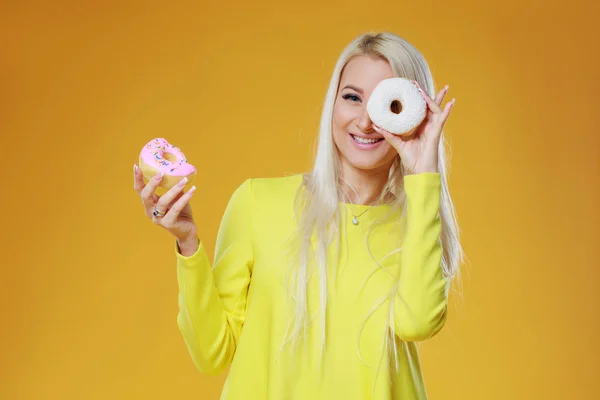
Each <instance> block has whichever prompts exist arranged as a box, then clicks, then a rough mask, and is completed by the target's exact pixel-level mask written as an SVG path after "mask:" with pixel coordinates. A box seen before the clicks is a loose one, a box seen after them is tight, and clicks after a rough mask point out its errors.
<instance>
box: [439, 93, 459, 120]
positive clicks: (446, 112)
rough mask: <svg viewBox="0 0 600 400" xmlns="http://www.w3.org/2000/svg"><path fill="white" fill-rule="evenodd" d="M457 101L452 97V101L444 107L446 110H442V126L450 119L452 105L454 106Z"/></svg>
mask: <svg viewBox="0 0 600 400" xmlns="http://www.w3.org/2000/svg"><path fill="white" fill-rule="evenodd" d="M455 102H456V99H452V100H451V101H449V102H448V103H446V107H444V111H443V112H442V115H441V119H442V123H441V124H442V126H444V124H445V123H446V120H447V119H448V116H449V115H450V111H451V110H452V107H454V103H455Z"/></svg>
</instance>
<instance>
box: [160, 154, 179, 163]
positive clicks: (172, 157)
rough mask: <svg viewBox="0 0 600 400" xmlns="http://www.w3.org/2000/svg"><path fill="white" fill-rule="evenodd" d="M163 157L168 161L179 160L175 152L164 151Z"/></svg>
mask: <svg viewBox="0 0 600 400" xmlns="http://www.w3.org/2000/svg"><path fill="white" fill-rule="evenodd" d="M163 158H164V159H165V160H167V161H171V162H175V161H177V157H175V154H173V153H164V154H163Z"/></svg>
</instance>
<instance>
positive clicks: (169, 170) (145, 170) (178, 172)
mask: <svg viewBox="0 0 600 400" xmlns="http://www.w3.org/2000/svg"><path fill="white" fill-rule="evenodd" d="M140 169H141V170H142V174H143V176H144V182H148V180H150V179H152V177H154V176H155V175H156V174H158V173H159V171H162V172H163V174H164V175H163V178H162V181H161V182H160V185H159V186H158V187H157V188H156V191H155V193H156V194H158V195H163V194H164V193H166V192H167V191H168V190H169V189H170V188H172V187H173V186H174V185H176V184H177V183H178V182H179V181H180V180H181V179H183V177H187V179H188V181H187V183H186V186H185V187H184V191H187V190H188V187H191V185H193V181H194V178H195V177H196V174H197V171H196V168H195V167H194V166H193V165H192V164H190V163H188V162H187V159H186V158H185V155H184V154H183V152H182V151H181V150H180V149H179V148H178V147H175V146H173V145H172V144H170V143H169V142H168V141H167V140H166V139H163V138H156V139H153V140H151V141H149V142H148V143H147V144H146V145H145V146H144V147H143V148H142V151H141V152H140Z"/></svg>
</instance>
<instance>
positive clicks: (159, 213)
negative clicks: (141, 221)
mask: <svg viewBox="0 0 600 400" xmlns="http://www.w3.org/2000/svg"><path fill="white" fill-rule="evenodd" d="M165 214H166V211H160V210H159V209H158V208H156V206H154V210H153V211H152V215H154V216H155V217H162V216H163V215H165Z"/></svg>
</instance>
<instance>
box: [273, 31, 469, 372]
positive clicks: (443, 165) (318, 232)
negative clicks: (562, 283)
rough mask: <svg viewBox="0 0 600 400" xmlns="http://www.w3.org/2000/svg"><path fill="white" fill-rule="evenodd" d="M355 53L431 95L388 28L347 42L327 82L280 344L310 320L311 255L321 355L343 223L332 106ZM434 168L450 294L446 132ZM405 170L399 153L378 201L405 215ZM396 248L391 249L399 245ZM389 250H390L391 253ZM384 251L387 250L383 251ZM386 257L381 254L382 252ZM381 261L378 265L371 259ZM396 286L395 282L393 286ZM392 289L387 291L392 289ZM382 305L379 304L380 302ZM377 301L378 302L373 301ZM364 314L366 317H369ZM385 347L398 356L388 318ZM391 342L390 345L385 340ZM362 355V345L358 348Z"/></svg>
mask: <svg viewBox="0 0 600 400" xmlns="http://www.w3.org/2000/svg"><path fill="white" fill-rule="evenodd" d="M357 56H370V57H375V58H379V59H383V60H386V61H388V63H389V64H390V66H391V68H392V72H393V74H394V76H398V77H407V78H409V79H414V80H417V81H418V82H419V83H420V84H421V86H422V87H423V88H424V89H425V90H426V91H427V93H429V95H430V96H432V97H433V96H434V92H435V89H434V83H433V78H432V76H431V72H430V70H429V66H428V64H427V62H426V61H425V59H424V57H423V56H422V55H421V53H420V52H419V51H418V50H417V49H416V48H415V47H414V46H413V45H411V44H410V43H408V42H407V41H406V40H404V39H402V38H400V37H398V36H397V35H394V34H392V33H387V32H383V33H364V34H362V35H360V36H359V37H357V38H356V39H354V40H353V41H352V42H351V43H349V44H348V45H347V46H346V48H345V49H344V50H343V51H342V53H341V55H340V57H339V59H338V61H337V63H336V65H335V68H334V70H333V76H332V77H331V81H330V83H329V88H328V90H327V94H326V97H325V102H324V105H323V111H322V115H321V121H320V129H319V137H318V146H317V151H316V157H315V162H314V167H313V169H312V171H310V172H307V173H305V174H303V182H302V184H301V185H300V187H299V188H298V192H297V194H296V197H295V205H294V207H295V215H296V218H297V222H298V226H297V232H295V235H294V237H293V238H292V241H291V242H290V244H291V246H290V248H289V250H290V251H291V254H292V258H290V259H292V260H295V261H296V263H294V264H292V265H291V266H290V269H289V270H288V275H287V277H288V282H291V286H290V299H291V301H292V308H293V311H294V313H293V315H292V318H291V320H290V324H289V325H288V329H287V331H286V338H284V342H283V344H282V348H283V347H284V346H285V345H286V344H287V343H289V342H291V343H292V346H293V347H294V345H296V344H297V343H298V338H299V336H300V334H301V333H304V337H306V328H307V326H308V324H309V323H310V322H311V321H308V317H309V315H308V302H307V297H308V296H307V284H308V279H309V276H310V272H311V271H309V266H310V265H311V260H312V259H313V257H315V258H316V264H317V265H316V267H317V269H318V272H319V276H320V278H321V279H320V322H321V327H322V330H321V352H320V354H321V357H320V358H321V359H322V358H323V357H322V356H323V352H324V350H325V344H326V343H325V337H326V336H325V318H326V310H327V280H328V277H327V274H326V261H327V252H328V248H329V246H330V245H333V244H336V246H337V247H336V249H337V250H338V251H339V241H338V242H336V243H334V241H333V239H334V238H336V237H338V235H339V232H340V231H339V230H340V228H339V227H340V224H341V210H340V207H339V205H340V203H342V202H343V199H344V193H343V192H342V190H341V184H340V180H341V176H340V159H339V157H338V154H337V151H336V147H335V145H334V141H333V136H332V117H333V108H334V103H335V100H336V96H337V93H338V86H339V83H340V79H341V74H342V71H343V69H344V66H345V65H346V64H347V63H348V61H350V60H351V59H352V58H354V57H357ZM438 156H439V164H438V171H439V173H440V176H441V199H440V201H441V203H440V218H441V223H442V234H441V242H442V246H443V255H442V268H443V274H444V277H446V279H447V285H446V295H447V294H448V291H449V287H450V283H451V281H452V278H454V277H459V276H460V268H459V266H460V264H461V262H462V261H463V250H462V248H461V245H460V242H459V229H458V223H457V219H456V215H455V211H454V206H453V203H452V200H451V198H450V194H449V192H448V183H447V170H448V168H449V165H447V160H446V152H445V146H444V135H443V133H442V137H441V140H440V145H439V149H438ZM404 175H405V171H404V169H403V167H402V164H401V162H400V158H399V156H397V157H396V158H395V159H394V161H393V163H392V166H391V168H390V172H389V178H388V181H387V183H386V184H385V185H384V187H383V190H382V192H381V195H380V197H379V203H380V204H383V203H386V204H391V205H392V207H391V210H392V212H393V211H394V210H399V209H402V210H403V211H404V215H406V201H405V195H404V190H403V187H404ZM313 235H315V237H316V248H313V245H312V243H311V238H312V237H313ZM400 250H401V248H398V249H396V250H395V251H393V252H392V253H396V252H398V251H400ZM392 253H390V254H392ZM386 257H387V256H386ZM384 258H385V257H384ZM375 262H376V263H377V264H378V265H379V266H380V267H381V265H380V264H379V263H378V262H377V260H375ZM396 288H397V285H396V287H395V288H394V289H396ZM395 292H396V291H395V290H393V291H392V292H391V296H394V295H395ZM393 304H394V301H393V298H391V301H390V307H391V309H390V314H389V315H390V316H393ZM379 305H380V304H379ZM376 307H377V306H376ZM367 318H368V317H367ZM390 319H391V320H392V321H393V317H392V318H388V328H389V330H387V331H388V332H389V336H388V338H387V340H388V347H389V348H392V347H393V350H392V351H393V353H394V357H395V359H396V366H397V365H398V362H397V348H396V340H395V339H394V338H395V332H394V324H393V323H389V321H390ZM389 343H392V346H389ZM359 356H360V350H359Z"/></svg>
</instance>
